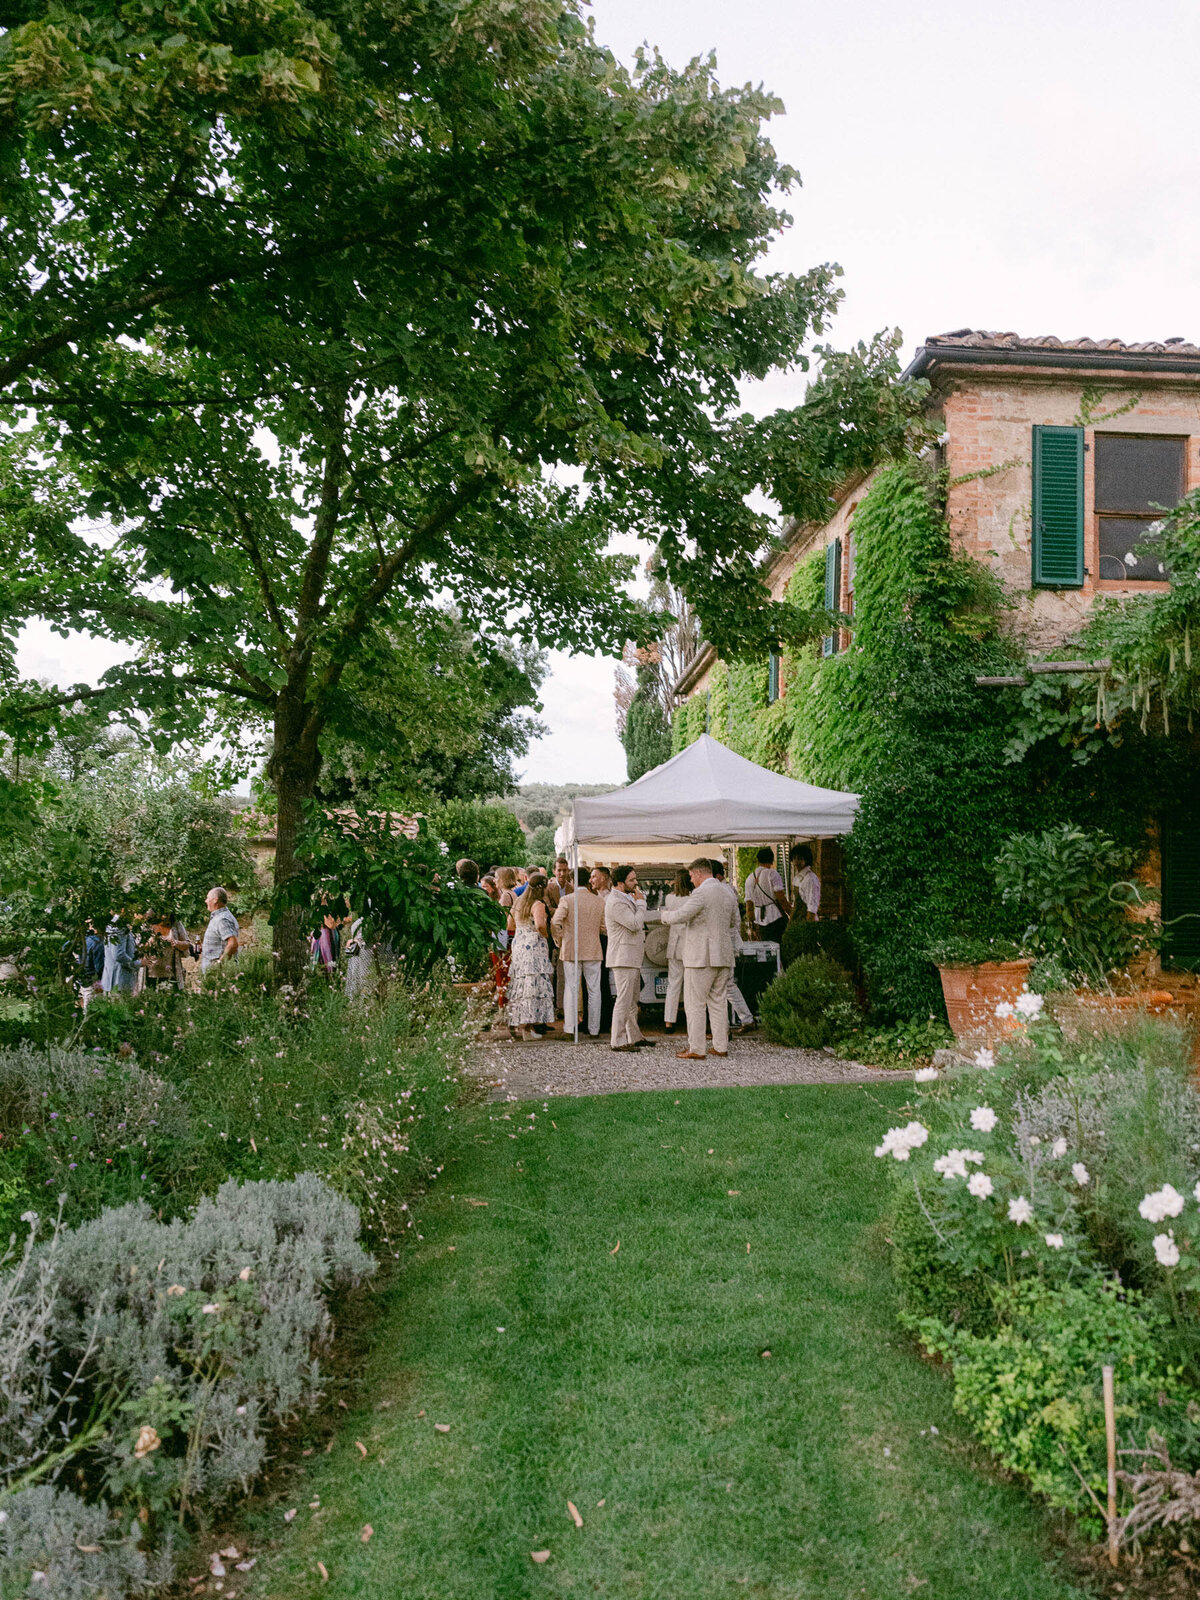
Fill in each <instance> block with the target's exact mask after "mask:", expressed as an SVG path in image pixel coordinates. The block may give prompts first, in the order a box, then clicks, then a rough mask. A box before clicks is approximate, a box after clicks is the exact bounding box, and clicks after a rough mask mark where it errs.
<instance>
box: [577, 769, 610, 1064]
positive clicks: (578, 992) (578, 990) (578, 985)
mask: <svg viewBox="0 0 1200 1600" xmlns="http://www.w3.org/2000/svg"><path fill="white" fill-rule="evenodd" d="M571 893H572V894H573V895H574V894H578V893H579V841H578V839H576V837H575V802H574V801H572V802H571ZM571 910H572V911H573V912H574V913H575V914H574V916H573V917H572V918H571V927H572V928H573V929H574V932H575V1015H574V1016H573V1017H572V1018H571V1022H572V1025H573V1027H574V1032H575V1043H576V1044H578V1043H579V999H580V991H581V989H582V987H583V985H582V984H581V982H580V977H581V973H580V971H579V907H578V906H572V907H571ZM600 976H601V978H603V977H604V974H603V972H601V974H600ZM589 1004H590V1002H589Z"/></svg>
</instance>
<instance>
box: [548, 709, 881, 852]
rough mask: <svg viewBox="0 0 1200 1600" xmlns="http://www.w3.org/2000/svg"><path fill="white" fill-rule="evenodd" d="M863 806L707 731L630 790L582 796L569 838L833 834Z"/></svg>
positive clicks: (662, 840) (652, 840)
mask: <svg viewBox="0 0 1200 1600" xmlns="http://www.w3.org/2000/svg"><path fill="white" fill-rule="evenodd" d="M857 810H858V796H857V795H856V794H844V793H842V792H841V791H840V790H837V789H818V788H816V787H815V786H814V785H813V784H811V783H797V782H796V780H795V779H794V778H785V777H782V776H781V775H780V774H779V773H778V772H770V771H768V769H767V768H766V767H759V766H756V765H755V764H754V762H753V761H747V760H746V758H745V757H744V756H739V755H738V754H737V753H736V751H733V750H730V749H729V748H728V747H727V746H726V745H723V744H721V743H719V742H718V740H716V739H713V738H712V737H710V735H708V734H707V733H705V734H701V736H700V738H699V739H697V740H696V741H695V742H694V743H693V744H690V745H688V746H687V748H686V749H685V750H681V751H680V752H679V754H678V755H677V756H672V757H671V759H670V761H664V762H663V764H662V766H661V767H655V768H654V770H653V771H652V772H647V773H646V774H645V775H644V776H643V777H641V778H639V779H638V780H637V782H636V783H631V784H630V785H629V786H628V788H625V789H614V790H613V791H612V793H611V794H597V795H587V796H583V795H581V796H580V797H579V798H578V799H577V800H576V801H575V805H574V814H573V818H572V819H571V821H570V822H569V823H568V826H567V838H568V840H570V839H571V838H574V839H576V840H578V842H579V843H580V844H610V843H613V844H616V843H622V844H623V843H630V844H635V843H636V844H710V843H719V844H759V843H762V841H763V840H766V839H790V838H828V837H830V836H832V835H835V834H842V833H849V832H850V829H851V828H852V827H853V826H854V815H855V812H856V811H857ZM572 823H573V827H572Z"/></svg>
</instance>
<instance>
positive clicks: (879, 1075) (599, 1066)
mask: <svg viewBox="0 0 1200 1600" xmlns="http://www.w3.org/2000/svg"><path fill="white" fill-rule="evenodd" d="M683 1048H684V1040H683V1039H682V1038H680V1037H678V1036H672V1037H670V1038H662V1037H660V1038H659V1039H658V1041H657V1044H656V1048H655V1049H653V1050H630V1051H620V1050H618V1051H614V1050H611V1049H610V1048H609V1045H608V1040H607V1038H603V1037H602V1038H600V1039H589V1038H586V1037H584V1038H581V1039H580V1041H579V1043H578V1045H576V1044H574V1043H573V1042H572V1041H571V1040H569V1039H560V1038H554V1037H553V1036H552V1037H549V1038H546V1039H543V1040H541V1041H540V1042H538V1043H528V1044H520V1043H519V1044H514V1043H512V1042H510V1041H509V1040H508V1039H507V1038H491V1037H485V1039H484V1040H483V1041H482V1042H481V1044H480V1046H479V1049H478V1051H477V1052H476V1056H475V1061H474V1065H473V1066H472V1068H471V1071H472V1072H473V1074H474V1075H475V1076H476V1077H479V1078H481V1079H483V1080H484V1081H486V1082H488V1083H490V1084H491V1085H492V1090H491V1096H490V1097H491V1099H493V1100H512V1099H516V1100H535V1099H539V1098H541V1097H542V1096H544V1095H585V1094H623V1093H626V1092H627V1091H630V1090H637V1089H726V1088H730V1087H736V1088H754V1087H758V1086H761V1085H764V1084H790V1083H879V1082H884V1081H895V1080H896V1079H898V1078H906V1077H907V1076H908V1074H907V1073H904V1072H884V1071H882V1070H881V1069H880V1068H878V1067H865V1066H863V1064H862V1063H861V1062H859V1061H842V1060H840V1059H839V1058H838V1057H837V1056H832V1055H828V1054H827V1053H826V1052H825V1051H823V1050H789V1049H786V1048H785V1047H784V1046H782V1045H776V1044H770V1043H769V1042H768V1041H767V1040H766V1039H764V1038H762V1036H761V1035H759V1034H750V1035H747V1036H746V1037H744V1038H739V1039H731V1040H730V1041H729V1055H728V1056H727V1057H726V1059H725V1060H724V1061H722V1060H720V1059H719V1058H718V1057H717V1056H713V1055H709V1056H707V1057H706V1058H705V1059H704V1060H703V1061H680V1060H678V1058H677V1057H676V1055H675V1052H676V1051H677V1050H681V1049H683Z"/></svg>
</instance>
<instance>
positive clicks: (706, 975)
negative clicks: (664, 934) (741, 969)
mask: <svg viewBox="0 0 1200 1600" xmlns="http://www.w3.org/2000/svg"><path fill="white" fill-rule="evenodd" d="M688 876H689V877H690V878H691V880H692V892H691V894H690V895H689V896H688V897H687V899H686V900H685V901H684V902H683V904H682V905H680V906H673V907H672V908H671V910H669V911H664V912H663V914H662V919H663V921H664V922H665V923H668V924H674V925H676V926H682V927H683V941H682V943H683V950H682V954H683V1004H684V1008H685V1010H686V1011H687V1024H688V1044H687V1049H686V1050H679V1051H677V1052H676V1054H677V1055H678V1057H679V1059H680V1060H681V1061H703V1059H704V1017H705V1012H706V1011H707V1013H708V1024H709V1027H710V1028H711V1029H712V1042H713V1047H712V1053H713V1055H715V1056H726V1055H728V1054H729V980H730V978H731V976H732V974H733V962H734V933H735V930H736V927H737V904H736V901H735V900H734V898H733V896H732V895H731V894H730V893H729V891H728V890H727V889H726V887H725V885H724V884H722V883H718V882H717V880H716V879H715V878H714V877H713V872H712V862H711V861H708V860H705V859H704V858H703V857H701V858H699V859H697V860H695V861H693V862H692V864H691V866H690V867H689V868H688Z"/></svg>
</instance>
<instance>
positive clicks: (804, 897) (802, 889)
mask: <svg viewBox="0 0 1200 1600" xmlns="http://www.w3.org/2000/svg"><path fill="white" fill-rule="evenodd" d="M797 865H799V868H800V870H799V872H795V868H796V866H797ZM792 868H793V871H794V875H795V889H796V908H797V910H799V908H800V906H803V907H804V909H805V911H807V913H808V915H809V916H810V917H811V918H812V919H813V921H814V922H816V921H817V913H818V912H819V911H820V909H821V880H820V878H818V877H817V875H816V873H815V872H814V871H813V853H812V851H811V850H810V849H809V848H808V846H807V845H806V844H798V845H797V846H796V848H795V849H794V850H793V851H792Z"/></svg>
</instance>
